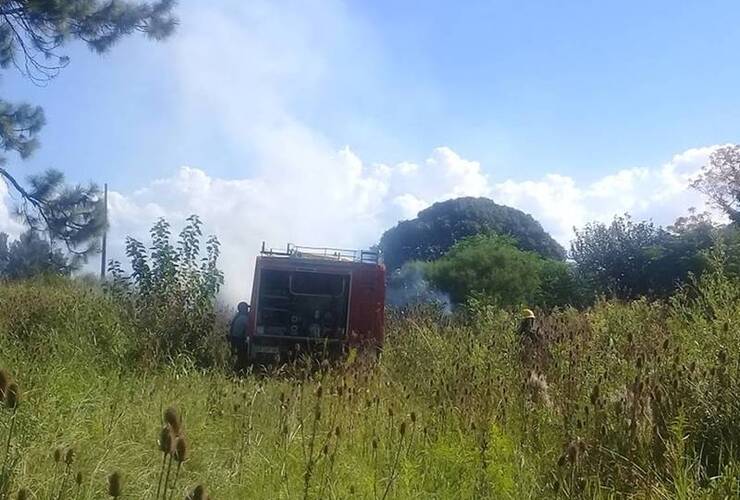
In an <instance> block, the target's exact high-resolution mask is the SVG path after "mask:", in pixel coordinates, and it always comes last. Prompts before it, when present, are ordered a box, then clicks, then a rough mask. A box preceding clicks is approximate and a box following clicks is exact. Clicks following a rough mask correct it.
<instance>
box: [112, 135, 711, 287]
mask: <svg viewBox="0 0 740 500" xmlns="http://www.w3.org/2000/svg"><path fill="white" fill-rule="evenodd" d="M712 149H713V147H707V148H702V149H699V150H690V151H688V152H686V153H683V154H680V155H676V156H675V157H674V158H673V159H672V160H671V161H669V162H668V163H666V164H665V165H662V166H658V167H655V168H644V167H643V168H635V169H628V170H622V171H619V172H616V173H615V174H610V175H606V176H604V177H602V178H601V179H599V180H597V181H596V182H593V183H591V184H579V183H578V182H577V181H576V180H575V179H573V178H571V177H567V176H563V175H558V174H550V175H547V176H545V177H543V178H542V179H539V180H531V181H523V182H515V181H511V180H508V181H503V182H500V183H495V184H492V183H490V182H489V180H488V178H487V177H486V175H485V174H483V173H482V170H481V168H480V165H478V163H477V162H472V161H469V160H465V159H463V158H461V157H460V156H459V155H457V154H456V153H454V152H453V151H452V150H450V149H448V148H438V149H436V150H434V151H433V152H432V154H431V156H430V158H429V159H427V160H426V161H424V162H422V163H420V164H419V165H417V166H415V167H414V168H409V165H411V164H410V163H409V162H403V163H399V164H398V165H392V166H389V165H381V166H375V167H372V168H368V167H367V166H366V165H364V164H363V163H362V161H361V160H360V158H358V157H357V155H355V154H354V153H353V152H352V151H351V150H350V149H349V148H344V149H342V150H340V151H339V152H337V153H334V154H333V155H332V156H330V157H327V158H325V159H324V161H323V162H321V163H320V164H307V165H305V166H304V167H303V170H302V172H301V173H300V177H299V178H297V179H296V178H294V177H288V176H286V177H284V178H280V176H276V175H272V173H270V172H267V173H262V174H259V175H255V176H253V177H249V178H245V179H238V180H227V179H220V178H213V177H210V176H209V175H208V174H207V173H206V172H205V171H203V170H201V169H198V168H191V167H182V168H180V170H179V171H178V172H177V173H176V174H175V175H173V176H172V177H170V178H167V179H159V180H156V181H154V182H152V183H150V184H149V185H148V186H146V187H144V188H142V189H139V190H137V191H136V192H134V193H131V194H121V193H111V197H110V200H111V201H110V217H111V227H112V229H111V231H112V234H111V238H110V242H111V254H112V255H113V256H116V257H119V258H120V257H121V249H122V246H123V243H122V242H123V238H124V236H125V235H127V234H131V235H135V236H137V237H139V238H142V237H145V236H146V230H147V229H148V227H149V226H150V225H151V224H152V222H154V220H155V219H156V218H157V217H160V216H165V217H167V218H168V219H169V220H170V221H171V222H173V223H175V224H177V225H179V224H181V223H182V221H183V220H184V219H185V217H187V216H188V215H189V214H191V213H196V214H198V215H200V216H201V218H202V219H203V220H204V221H205V222H206V226H207V227H206V229H207V230H208V231H209V232H212V233H215V234H217V235H218V236H219V238H220V240H221V242H222V248H223V258H222V267H223V269H224V270H225V272H226V276H227V289H226V292H227V295H228V297H229V298H231V299H236V298H238V297H245V296H246V295H247V294H248V291H249V287H250V284H251V273H252V267H253V265H254V257H255V256H256V254H257V252H258V251H259V247H260V245H261V242H262V241H267V242H268V243H270V244H272V245H275V246H278V245H280V246H281V245H284V244H285V243H287V242H293V243H299V244H306V245H330V246H339V247H364V246H368V245H371V244H373V243H375V242H376V241H377V240H378V238H379V236H380V235H381V233H382V231H384V230H385V229H387V228H388V227H391V226H392V225H393V224H395V223H396V222H397V221H398V220H399V219H403V218H408V217H413V216H414V215H415V214H416V212H418V211H419V210H421V209H423V208H425V207H427V206H429V205H430V204H431V203H433V202H435V201H440V200H444V199H448V198H450V197H452V196H479V195H489V196H492V197H493V198H494V199H495V200H496V201H497V202H499V203H504V204H508V205H511V206H514V207H517V208H520V209H522V210H525V211H527V212H529V213H531V214H532V215H533V216H534V217H535V218H537V219H538V220H540V221H541V222H542V224H543V226H544V227H545V229H546V230H548V231H550V232H551V233H552V234H553V235H554V236H555V237H556V238H557V239H558V240H559V241H560V242H561V243H563V244H564V245H567V242H568V241H569V239H570V238H571V236H572V228H573V226H580V225H582V224H584V223H586V222H589V221H592V220H602V221H607V220H609V219H611V218H612V217H613V216H614V215H617V214H620V213H624V212H626V211H629V212H630V213H632V214H633V215H635V216H636V217H640V218H643V217H644V218H650V217H653V218H654V219H655V220H656V222H658V223H664V224H667V223H671V222H673V220H674V219H675V218H676V217H678V216H680V215H683V214H685V213H686V210H687V209H688V208H689V207H690V206H695V207H698V208H700V209H702V208H703V207H704V202H703V200H702V199H701V197H700V196H699V195H698V194H696V193H694V192H693V191H691V190H690V189H689V188H688V180H689V179H690V178H691V177H692V176H693V175H694V174H695V173H696V172H697V171H698V169H699V168H700V167H701V165H703V164H704V162H705V161H706V158H707V157H708V155H709V153H710V152H711V150H712Z"/></svg>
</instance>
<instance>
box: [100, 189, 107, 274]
mask: <svg viewBox="0 0 740 500" xmlns="http://www.w3.org/2000/svg"><path fill="white" fill-rule="evenodd" d="M103 217H104V218H105V228H104V229H103V245H102V249H101V252H100V281H104V280H105V251H106V245H107V244H108V183H107V182H106V183H105V184H104V188H103Z"/></svg>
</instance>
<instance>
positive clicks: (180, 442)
mask: <svg viewBox="0 0 740 500" xmlns="http://www.w3.org/2000/svg"><path fill="white" fill-rule="evenodd" d="M173 457H174V459H175V460H176V461H177V462H178V463H183V462H184V461H185V460H186V459H187V457H188V443H187V442H186V441H185V438H184V437H183V436H180V437H178V438H177V441H175V454H174V455H173Z"/></svg>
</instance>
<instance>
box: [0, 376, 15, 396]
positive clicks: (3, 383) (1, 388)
mask: <svg viewBox="0 0 740 500" xmlns="http://www.w3.org/2000/svg"><path fill="white" fill-rule="evenodd" d="M11 381H12V377H11V376H10V373H8V371H7V370H5V369H4V368H0V402H2V401H3V400H4V399H5V391H6V390H8V386H9V385H10V382H11Z"/></svg>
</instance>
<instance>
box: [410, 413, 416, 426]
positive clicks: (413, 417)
mask: <svg viewBox="0 0 740 500" xmlns="http://www.w3.org/2000/svg"><path fill="white" fill-rule="evenodd" d="M411 423H412V424H415V423H416V413H415V412H413V411H412V412H411Z"/></svg>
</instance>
